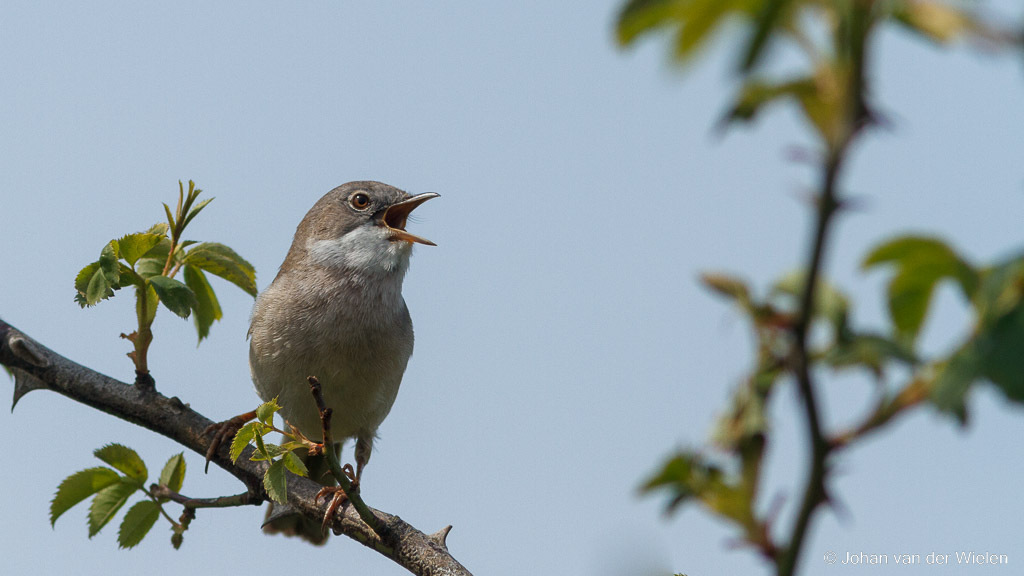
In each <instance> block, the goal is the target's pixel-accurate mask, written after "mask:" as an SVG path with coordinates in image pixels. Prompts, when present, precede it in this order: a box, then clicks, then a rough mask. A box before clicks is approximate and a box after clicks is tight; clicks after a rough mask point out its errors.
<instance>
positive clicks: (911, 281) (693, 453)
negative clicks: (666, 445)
mask: <svg viewBox="0 0 1024 576" xmlns="http://www.w3.org/2000/svg"><path fill="white" fill-rule="evenodd" d="M862 268H863V269H864V270H865V271H874V270H876V269H887V270H889V271H890V273H891V278H890V280H889V283H888V288H887V304H888V310H889V322H890V325H889V326H888V328H887V329H885V330H883V331H881V332H874V331H862V330H858V329H856V327H855V326H853V325H852V323H851V321H850V303H849V299H848V297H847V296H846V295H845V294H843V293H842V292H841V291H840V290H839V289H838V288H836V287H835V286H833V285H831V284H829V283H828V282H825V281H823V280H819V285H818V288H817V290H816V292H815V293H816V298H815V302H814V311H813V324H812V330H813V333H814V338H813V344H812V350H811V352H810V357H811V359H812V362H813V366H812V368H813V369H815V370H822V369H824V370H832V371H841V370H849V369H857V370H862V371H863V372H865V373H867V374H870V375H872V376H873V377H874V379H875V380H876V382H877V383H878V387H877V393H878V400H877V404H876V406H875V409H874V411H873V412H872V413H871V414H870V415H869V416H868V417H867V418H866V419H865V420H864V421H863V422H862V423H860V424H859V425H857V426H855V427H853V428H851V429H850V430H846V431H837V432H834V433H832V434H831V435H830V436H829V437H828V438H827V441H828V445H829V446H831V447H832V449H839V448H842V447H844V446H846V445H848V444H849V443H851V442H853V441H854V440H856V439H858V438H860V437H862V436H863V435H866V434H868V433H870V432H872V431H874V430H876V429H878V428H880V427H882V426H884V425H885V424H887V423H888V422H889V421H890V420H891V419H892V418H894V417H895V416H897V415H899V414H901V413H903V412H906V411H907V410H909V409H911V408H913V407H915V406H918V405H920V404H921V403H924V402H930V403H931V404H932V405H933V406H935V407H936V408H938V409H939V410H942V411H945V412H949V413H951V414H954V415H956V416H957V417H958V418H959V419H960V420H961V421H963V420H964V419H965V418H966V414H967V406H966V401H967V398H968V394H969V392H970V390H971V389H972V388H973V387H974V386H976V385H982V384H985V383H991V384H994V385H995V386H996V387H998V388H999V389H1000V390H1001V391H1002V392H1003V393H1004V394H1005V395H1006V397H1007V398H1008V399H1009V400H1011V401H1014V402H1024V255H1018V256H1015V257H1012V258H1009V259H1006V260H1003V261H1000V262H996V263H994V264H992V265H990V266H986V267H979V266H977V265H975V264H973V263H971V262H970V261H969V260H968V259H966V258H965V257H964V256H962V255H960V254H959V253H958V252H957V251H955V250H954V249H953V248H952V247H950V246H949V245H948V244H946V243H945V242H943V241H941V240H940V239H938V238H932V237H923V236H903V237H898V238H894V239H892V240H889V241H886V242H884V243H882V244H880V245H878V246H877V247H875V248H874V249H872V250H871V251H870V252H869V253H868V255H867V256H866V257H865V259H864V262H863V265H862ZM804 278H805V277H804V274H803V273H793V274H789V275H787V276H785V277H783V278H782V279H780V280H779V281H778V282H776V283H775V284H774V285H773V286H772V287H771V289H770V290H769V292H768V293H767V294H766V295H765V296H764V297H758V296H757V295H756V294H755V293H754V291H753V290H752V289H751V288H750V286H748V285H747V284H746V283H745V282H744V281H742V280H741V279H738V278H736V277H732V276H728V275H724V274H705V275H704V276H703V278H702V280H703V283H704V284H705V285H706V286H707V287H708V288H709V289H711V290H712V291H713V292H715V293H717V294H719V295H721V296H724V297H725V298H727V299H728V300H730V301H731V302H732V303H734V304H735V305H736V306H737V307H738V308H739V310H740V311H741V312H742V313H743V314H744V315H745V317H746V318H747V319H748V320H749V322H750V325H751V326H752V328H753V331H754V334H755V336H756V341H757V358H756V361H755V366H754V367H753V369H752V370H751V372H750V374H749V375H748V376H747V377H746V378H745V379H744V381H743V382H742V383H741V384H740V385H739V386H738V387H737V389H736V390H735V392H734V394H733V396H732V400H731V403H730V405H729V407H728V408H727V409H726V411H725V412H724V413H723V414H722V415H721V416H720V417H719V419H718V422H717V424H716V426H715V429H714V431H713V434H712V440H713V443H714V446H715V447H716V448H717V449H718V450H717V451H716V452H715V453H711V454H708V453H703V452H701V451H697V450H683V451H679V452H677V453H676V454H673V455H672V456H671V457H669V458H668V460H667V461H666V462H665V463H664V464H662V465H661V466H660V467H659V468H658V469H657V471H656V472H655V473H653V474H652V476H651V477H650V478H648V480H647V481H646V482H645V484H644V486H643V489H644V490H645V491H648V492H649V491H658V492H663V493H667V494H668V496H669V502H668V505H667V509H668V510H669V511H672V510H675V509H676V508H678V507H679V506H680V505H681V504H684V503H686V502H691V501H693V502H699V503H701V504H702V505H704V506H705V507H707V508H709V509H710V510H712V511H714V512H715V513H716V514H718V515H719V516H721V517H724V518H726V519H728V520H730V521H731V522H733V523H734V524H735V525H736V526H737V527H738V528H739V529H740V530H741V531H742V533H743V535H744V539H745V540H746V541H747V542H748V543H750V544H752V545H754V546H755V547H756V548H758V549H759V550H761V551H762V552H763V553H764V554H765V555H766V556H769V557H773V556H774V555H775V554H776V553H777V552H778V549H777V545H776V543H775V542H773V541H772V539H771V535H770V528H771V525H772V521H773V520H774V518H773V517H770V516H769V517H764V516H763V515H759V514H758V513H757V510H759V507H758V488H759V482H760V472H761V465H762V460H763V457H764V449H765V446H766V444H767V441H768V438H769V437H770V435H771V427H770V419H769V416H768V404H769V401H770V397H771V394H772V393H773V391H774V390H775V389H776V388H777V386H778V384H779V383H780V382H781V381H782V380H783V379H784V378H785V377H787V376H788V375H789V374H791V373H792V371H793V365H792V362H793V358H794V353H795V351H794V349H793V346H794V338H793V323H794V322H795V321H796V319H797V316H796V313H797V310H796V306H797V303H798V302H799V301H800V296H801V293H800V287H801V286H803V285H804ZM943 282H949V283H951V284H953V285H954V286H956V287H957V288H958V291H959V293H960V294H961V295H962V296H963V298H964V301H965V303H966V304H967V305H968V306H969V307H970V309H971V311H972V318H971V324H972V325H971V327H970V330H968V331H967V332H968V336H967V337H966V338H965V340H964V341H963V342H961V343H960V344H958V345H957V346H956V347H955V348H954V349H953V350H952V351H950V352H948V353H945V354H939V355H932V356H930V357H929V356H928V355H926V353H925V352H924V351H923V350H922V349H921V347H920V344H919V343H920V334H921V330H922V327H923V326H924V324H925V322H926V319H927V316H928V313H929V312H930V311H931V308H932V303H933V300H934V299H933V295H934V293H935V290H936V288H937V287H938V286H939V285H940V284H941V283H943ZM895 367H900V368H901V370H900V371H899V372H898V373H900V374H908V376H907V377H906V381H905V382H903V383H902V384H901V385H899V386H896V387H895V389H893V388H892V387H891V386H888V385H887V384H886V382H885V380H886V376H887V374H891V373H893V372H894V370H893V369H894V368H895Z"/></svg>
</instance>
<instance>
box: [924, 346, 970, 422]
mask: <svg viewBox="0 0 1024 576" xmlns="http://www.w3.org/2000/svg"><path fill="white" fill-rule="evenodd" d="M980 364H981V359H980V358H979V357H978V353H977V351H976V350H975V348H974V347H973V346H967V347H966V348H964V349H963V350H961V351H960V352H958V353H956V354H954V355H953V357H952V358H950V359H949V361H947V362H945V363H943V364H941V365H939V366H937V375H936V378H935V382H934V383H933V385H932V391H931V401H932V403H933V404H935V406H937V407H938V408H939V409H940V410H943V411H945V412H950V413H952V414H954V415H955V416H956V417H957V418H958V419H959V420H960V422H961V423H964V422H966V420H967V407H966V406H965V404H964V399H965V397H966V396H967V391H968V390H969V389H970V387H971V384H973V383H974V381H975V380H977V379H978V378H979V376H980V373H979V368H980Z"/></svg>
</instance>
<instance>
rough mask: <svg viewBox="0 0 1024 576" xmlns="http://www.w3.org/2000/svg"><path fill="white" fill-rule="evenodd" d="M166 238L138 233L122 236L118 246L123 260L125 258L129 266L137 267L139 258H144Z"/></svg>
mask: <svg viewBox="0 0 1024 576" xmlns="http://www.w3.org/2000/svg"><path fill="white" fill-rule="evenodd" d="M164 238H165V236H163V235H161V234H149V233H146V232H138V233H136V234H128V235H126V236H122V237H121V239H119V240H118V241H117V245H118V249H119V251H120V254H121V258H124V259H125V261H126V262H128V265H129V266H135V262H137V261H138V259H139V258H142V256H143V255H145V254H146V253H147V252H149V251H150V250H152V249H153V248H154V247H155V246H156V245H157V244H159V243H160V241H161V240H163V239H164Z"/></svg>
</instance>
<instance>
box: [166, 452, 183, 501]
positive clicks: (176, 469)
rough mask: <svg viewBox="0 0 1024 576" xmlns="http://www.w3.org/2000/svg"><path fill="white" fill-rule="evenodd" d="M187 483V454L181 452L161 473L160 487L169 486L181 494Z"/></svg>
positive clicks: (169, 461)
mask: <svg viewBox="0 0 1024 576" xmlns="http://www.w3.org/2000/svg"><path fill="white" fill-rule="evenodd" d="M184 483H185V454H184V453H182V452H179V453H177V454H175V455H174V456H171V457H170V459H169V460H167V463H166V464H164V469H163V470H162V471H161V472H160V485H161V486H167V487H168V488H170V489H171V490H173V491H175V492H181V486H182V484H184Z"/></svg>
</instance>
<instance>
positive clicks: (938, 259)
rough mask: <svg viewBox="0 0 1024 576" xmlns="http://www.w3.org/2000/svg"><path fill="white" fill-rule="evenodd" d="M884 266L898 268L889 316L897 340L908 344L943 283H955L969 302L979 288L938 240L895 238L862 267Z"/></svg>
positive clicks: (971, 274)
mask: <svg viewBox="0 0 1024 576" xmlns="http://www.w3.org/2000/svg"><path fill="white" fill-rule="evenodd" d="M883 264H890V265H893V266H894V267H895V268H896V274H895V275H894V276H893V278H892V280H891V281H890V282H889V287H888V295H889V316H890V317H891V318H892V321H893V326H894V328H895V331H896V334H897V336H899V338H900V339H902V340H904V341H906V342H908V343H913V342H914V341H915V340H916V339H917V336H918V334H919V333H920V331H921V327H922V325H923V324H924V320H925V317H926V316H927V314H928V308H929V305H930V304H931V298H932V294H933V293H934V291H935V287H936V285H937V284H938V283H939V282H940V281H942V280H945V279H952V280H955V281H956V282H957V284H958V285H959V286H960V288H961V290H962V291H963V293H964V295H965V296H966V297H967V298H968V299H971V298H973V296H974V293H975V291H976V290H977V288H978V283H979V274H978V272H977V271H976V270H974V268H972V267H971V265H970V264H968V263H967V262H966V261H965V260H964V259H962V258H961V257H960V256H959V255H957V254H956V252H954V251H953V249H952V248H950V247H949V246H948V245H946V244H945V243H944V242H942V241H941V240H938V239H935V238H926V237H920V236H904V237H900V238H896V239H894V240H891V241H889V242H886V243H884V244H882V245H880V246H878V247H876V248H875V249H874V250H872V251H871V253H869V254H868V256H867V258H865V260H864V263H863V264H862V267H863V268H865V269H867V268H871V267H875V266H879V265H883Z"/></svg>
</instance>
